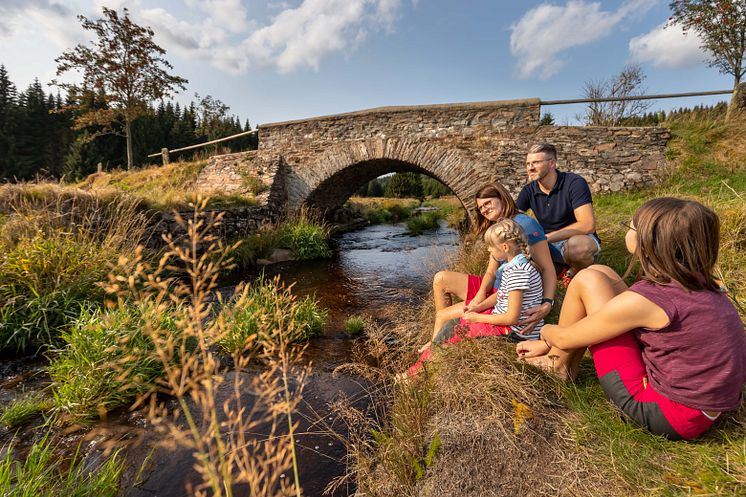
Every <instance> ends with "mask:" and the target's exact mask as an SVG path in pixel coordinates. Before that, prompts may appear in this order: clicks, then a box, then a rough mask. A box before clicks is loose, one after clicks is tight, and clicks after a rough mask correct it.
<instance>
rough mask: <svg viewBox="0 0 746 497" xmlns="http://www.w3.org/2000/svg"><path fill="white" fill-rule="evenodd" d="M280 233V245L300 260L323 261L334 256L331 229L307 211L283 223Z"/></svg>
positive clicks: (279, 229)
mask: <svg viewBox="0 0 746 497" xmlns="http://www.w3.org/2000/svg"><path fill="white" fill-rule="evenodd" d="M278 231H279V233H280V235H279V236H280V238H279V243H280V244H281V245H282V246H285V247H288V248H289V249H290V250H292V251H293V254H294V255H295V257H296V259H298V260H308V259H323V258H327V257H331V255H332V251H331V249H330V248H329V227H328V226H327V225H326V224H324V223H323V222H321V221H319V220H318V219H317V218H316V217H314V216H312V215H310V214H309V213H308V212H307V211H303V212H301V213H300V215H299V216H298V217H296V218H292V219H289V220H287V221H285V222H283V223H282V224H281V225H280V227H279V228H278Z"/></svg>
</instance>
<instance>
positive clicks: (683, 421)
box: [589, 332, 713, 440]
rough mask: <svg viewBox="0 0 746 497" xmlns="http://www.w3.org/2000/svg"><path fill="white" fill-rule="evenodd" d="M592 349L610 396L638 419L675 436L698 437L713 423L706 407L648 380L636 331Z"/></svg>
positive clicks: (638, 422) (643, 424)
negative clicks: (677, 397) (691, 404)
mask: <svg viewBox="0 0 746 497" xmlns="http://www.w3.org/2000/svg"><path fill="white" fill-rule="evenodd" d="M589 350H590V352H591V355H592V356H593V362H594V363H595V364H596V373H597V374H598V379H599V381H600V382H601V386H602V387H603V389H604V392H605V393H606V396H607V397H608V398H609V400H611V401H612V402H613V403H614V404H616V405H617V406H619V408H620V409H621V410H622V411H623V412H624V413H625V414H626V415H627V416H629V417H630V418H631V419H632V420H633V421H634V422H635V423H637V424H639V425H642V426H644V427H645V428H647V429H648V430H649V431H650V432H652V433H655V434H657V435H663V436H666V437H668V438H670V439H673V440H680V439H682V438H684V439H691V438H695V437H698V436H699V435H701V434H702V433H704V431H705V430H707V429H708V428H709V427H710V426H711V425H712V423H713V421H712V420H710V419H708V418H707V416H705V415H704V414H703V413H702V411H700V410H698V409H693V408H691V407H687V406H685V405H683V404H679V403H678V402H674V401H673V400H670V399H669V398H667V397H665V396H663V395H662V394H660V393H658V392H657V391H656V390H655V389H654V388H653V387H652V386H651V385H650V384H649V383H648V377H647V373H646V371H645V364H643V362H642V350H641V348H640V342H639V341H638V340H637V338H636V337H635V335H634V334H633V333H631V332H628V333H624V334H623V335H620V336H618V337H616V338H612V339H611V340H607V341H606V342H602V343H599V344H597V345H592V346H590V347H589Z"/></svg>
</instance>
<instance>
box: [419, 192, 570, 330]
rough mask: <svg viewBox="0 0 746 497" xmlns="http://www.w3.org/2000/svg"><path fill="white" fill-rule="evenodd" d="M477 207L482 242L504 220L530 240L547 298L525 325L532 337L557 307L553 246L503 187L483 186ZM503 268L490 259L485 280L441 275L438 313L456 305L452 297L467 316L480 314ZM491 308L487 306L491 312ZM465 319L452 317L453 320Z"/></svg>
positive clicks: (435, 283) (530, 313)
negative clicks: (457, 301)
mask: <svg viewBox="0 0 746 497" xmlns="http://www.w3.org/2000/svg"><path fill="white" fill-rule="evenodd" d="M475 200H476V203H477V212H476V224H475V226H474V234H475V236H476V238H477V239H481V238H482V237H483V236H484V233H485V232H486V231H487V228H489V227H490V225H491V224H492V223H494V222H496V221H499V220H500V219H505V218H510V219H513V220H514V221H516V222H517V223H518V224H519V225H520V226H521V228H523V231H524V232H525V233H526V236H527V238H528V245H529V252H530V254H531V258H532V260H533V261H534V262H535V263H536V264H537V265H538V266H539V271H540V272H541V278H542V282H543V283H542V286H543V288H544V298H543V300H542V304H541V305H539V306H535V307H532V308H531V309H529V310H528V312H527V313H526V316H525V318H524V319H523V320H522V321H521V324H523V325H529V326H527V327H526V328H524V330H525V331H524V332H525V333H530V331H531V330H532V329H533V326H532V325H535V324H536V323H538V322H539V321H541V320H542V319H543V318H544V317H545V316H546V315H547V314H549V313H550V312H551V310H552V305H553V304H554V292H555V290H556V288H557V274H556V273H555V270H554V264H553V263H552V256H551V255H550V253H549V244H548V243H547V237H546V235H545V234H544V230H543V229H542V228H541V226H540V225H539V223H537V222H536V220H534V219H533V218H531V217H529V216H527V215H525V214H522V213H521V212H519V211H518V208H517V207H516V205H515V201H514V200H513V197H511V196H510V193H509V192H508V190H506V189H505V187H504V186H502V185H501V184H499V183H489V184H487V185H485V186H483V187H482V188H481V189H480V190H479V191H478V192H477V194H476V196H475ZM500 266H501V265H500V264H499V263H498V261H496V260H495V259H494V258H492V257H490V261H489V264H488V265H487V270H486V271H485V273H484V276H475V275H471V274H465V273H459V272H456V271H439V272H438V273H436V274H435V277H434V278H433V294H434V299H435V311H436V312H437V311H441V310H443V309H445V308H447V307H449V306H451V305H452V304H453V301H452V296H453V295H455V296H457V297H458V298H460V299H461V300H463V301H464V302H465V304H466V305H465V307H464V312H469V311H476V312H479V311H480V310H482V309H483V308H485V305H483V303H484V301H485V299H487V297H489V296H490V295H491V294H492V293H494V292H495V288H496V287H498V286H499V284H500V277H501V270H500ZM489 307H490V306H487V308H489ZM458 317H461V316H460V315H458V316H457V315H454V316H450V319H453V318H458Z"/></svg>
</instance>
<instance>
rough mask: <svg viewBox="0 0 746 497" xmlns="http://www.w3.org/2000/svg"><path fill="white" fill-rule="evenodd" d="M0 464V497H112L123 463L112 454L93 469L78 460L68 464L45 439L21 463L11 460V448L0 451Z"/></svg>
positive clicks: (117, 488)
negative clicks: (2, 453)
mask: <svg viewBox="0 0 746 497" xmlns="http://www.w3.org/2000/svg"><path fill="white" fill-rule="evenodd" d="M2 450H3V452H5V457H4V458H3V459H2V460H0V495H3V496H4V497H31V496H46V495H69V496H72V497H114V496H115V495H117V491H118V490H119V479H120V477H121V476H122V471H123V469H124V462H123V461H122V460H121V459H120V457H119V453H118V452H115V453H114V454H113V455H112V456H111V457H109V458H108V459H107V460H106V461H104V462H103V463H102V464H100V465H99V466H98V467H96V468H91V467H89V466H88V465H86V464H85V461H84V460H82V459H80V458H79V457H78V456H79V452H76V453H75V456H74V457H73V459H72V460H70V461H64V462H63V461H61V460H60V458H59V457H57V456H56V454H54V450H53V447H52V444H51V443H50V442H49V438H48V437H44V438H43V439H42V440H41V441H40V442H37V443H35V444H34V445H33V446H32V447H31V450H30V451H29V453H28V455H27V456H26V458H25V459H24V460H23V461H17V460H14V458H13V457H12V454H13V452H14V451H13V450H12V447H3V449H2Z"/></svg>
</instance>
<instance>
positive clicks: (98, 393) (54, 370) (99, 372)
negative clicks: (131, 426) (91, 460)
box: [49, 304, 178, 419]
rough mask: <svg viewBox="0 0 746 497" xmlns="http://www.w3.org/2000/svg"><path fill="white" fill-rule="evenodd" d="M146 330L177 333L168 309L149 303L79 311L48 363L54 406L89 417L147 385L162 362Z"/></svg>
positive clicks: (147, 389)
mask: <svg viewBox="0 0 746 497" xmlns="http://www.w3.org/2000/svg"><path fill="white" fill-rule="evenodd" d="M149 330H160V331H162V332H164V333H168V334H171V335H174V336H175V335H176V334H177V333H178V327H177V325H176V322H175V319H174V317H173V316H172V314H171V313H170V312H169V310H168V309H167V308H163V307H161V308H157V307H155V306H154V305H145V304H143V305H138V306H135V305H126V304H123V305H120V306H117V307H115V308H114V309H110V310H105V311H95V312H85V313H83V315H82V316H81V317H80V318H79V319H78V321H77V322H76V323H75V324H74V326H72V328H71V329H70V330H68V331H65V332H64V333H63V334H62V339H63V341H64V343H65V346H64V347H62V348H61V349H59V350H58V351H57V354H56V355H55V356H54V358H53V359H52V362H51V364H50V366H49V374H50V376H51V377H52V381H53V385H52V392H53V396H54V403H55V407H56V409H57V410H58V411H60V412H62V413H64V414H66V415H69V416H71V417H73V418H76V419H92V418H95V417H96V416H97V415H98V416H103V415H105V414H106V413H107V412H109V411H111V410H112V409H115V408H117V407H120V406H126V405H129V404H131V403H132V401H133V400H135V399H136V398H137V397H138V396H139V395H142V394H145V393H147V392H150V391H152V390H153V389H154V388H155V383H156V381H157V380H158V379H159V378H160V376H161V375H162V374H163V366H162V364H161V362H160V361H159V359H158V358H157V357H155V355H154V353H153V350H154V346H153V343H152V341H151V338H150V334H149V333H148V331H149Z"/></svg>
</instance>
